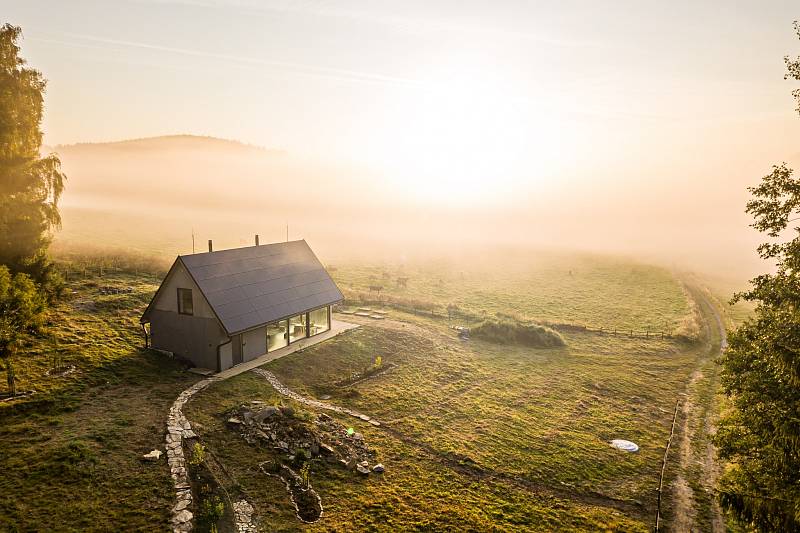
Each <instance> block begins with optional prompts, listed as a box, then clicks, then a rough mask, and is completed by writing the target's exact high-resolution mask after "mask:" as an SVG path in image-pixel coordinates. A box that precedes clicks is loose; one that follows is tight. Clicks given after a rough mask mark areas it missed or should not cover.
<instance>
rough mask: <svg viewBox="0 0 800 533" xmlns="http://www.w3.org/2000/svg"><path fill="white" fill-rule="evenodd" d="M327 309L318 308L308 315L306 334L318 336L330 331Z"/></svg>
mask: <svg viewBox="0 0 800 533" xmlns="http://www.w3.org/2000/svg"><path fill="white" fill-rule="evenodd" d="M328 309H329V308H328V307H327V306H325V307H320V308H319V309H314V310H313V311H310V312H309V313H308V334H309V335H319V334H320V333H324V332H326V331H328V330H329V329H331V321H330V313H328Z"/></svg>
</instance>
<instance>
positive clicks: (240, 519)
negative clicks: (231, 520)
mask: <svg viewBox="0 0 800 533" xmlns="http://www.w3.org/2000/svg"><path fill="white" fill-rule="evenodd" d="M253 511H254V509H253V506H252V505H250V504H249V503H248V501H247V500H239V501H238V502H236V503H234V504H233V515H234V517H235V521H236V531H238V532H239V533H257V529H256V525H255V524H254V523H253V518H252V517H253Z"/></svg>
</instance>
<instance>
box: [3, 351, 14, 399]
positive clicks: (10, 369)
mask: <svg viewBox="0 0 800 533" xmlns="http://www.w3.org/2000/svg"><path fill="white" fill-rule="evenodd" d="M3 360H4V362H5V364H6V381H7V382H8V390H9V392H10V393H11V396H16V395H17V378H16V376H15V375H14V365H12V364H11V358H10V357H4V358H3Z"/></svg>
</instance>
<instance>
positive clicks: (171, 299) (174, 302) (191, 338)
mask: <svg viewBox="0 0 800 533" xmlns="http://www.w3.org/2000/svg"><path fill="white" fill-rule="evenodd" d="M178 288H183V289H192V307H193V314H192V315H182V314H179V313H178ZM149 320H150V339H151V346H152V347H153V348H157V349H159V350H166V351H169V352H173V353H174V354H176V355H178V356H180V357H183V358H185V359H188V360H189V361H191V362H192V363H193V364H195V365H196V366H198V367H202V368H210V369H212V370H224V368H220V365H219V361H218V357H217V347H218V346H219V345H220V344H222V343H224V342H226V341H227V340H228V335H227V334H226V333H225V331H224V330H223V329H222V326H221V325H220V323H219V321H218V320H217V318H216V315H214V311H213V310H212V309H211V306H210V305H209V304H208V302H207V301H206V299H205V297H204V296H203V294H202V292H200V289H199V287H197V285H196V284H195V283H194V281H193V280H192V278H191V276H189V273H188V272H186V269H185V268H184V267H183V265H182V264H181V263H180V261H178V262H176V263H175V266H174V268H173V269H172V270H171V271H170V273H169V275H168V276H167V279H166V280H165V281H164V284H163V285H162V287H161V289H160V291H159V293H158V295H157V296H156V299H155V300H154V301H153V305H152V308H151V309H150V311H149ZM221 351H223V354H226V353H229V352H226V349H225V348H224V347H223V348H222V349H221ZM223 359H226V358H223Z"/></svg>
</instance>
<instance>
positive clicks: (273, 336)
mask: <svg viewBox="0 0 800 533" xmlns="http://www.w3.org/2000/svg"><path fill="white" fill-rule="evenodd" d="M286 327H287V322H286V320H281V321H280V322H274V323H272V324H267V351H268V352H271V351H273V350H277V349H278V348H283V347H284V346H286V345H287V344H289V339H288V332H287V331H286Z"/></svg>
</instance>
